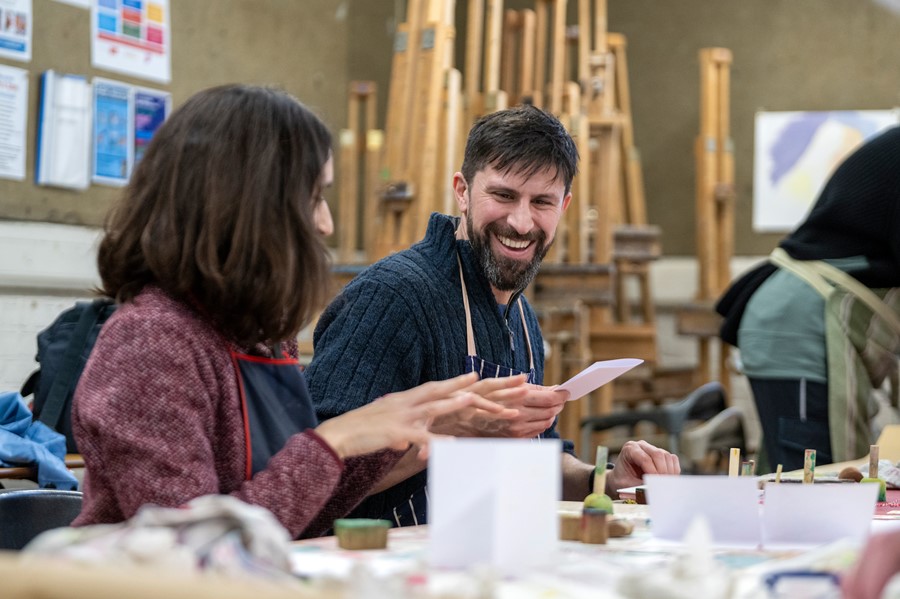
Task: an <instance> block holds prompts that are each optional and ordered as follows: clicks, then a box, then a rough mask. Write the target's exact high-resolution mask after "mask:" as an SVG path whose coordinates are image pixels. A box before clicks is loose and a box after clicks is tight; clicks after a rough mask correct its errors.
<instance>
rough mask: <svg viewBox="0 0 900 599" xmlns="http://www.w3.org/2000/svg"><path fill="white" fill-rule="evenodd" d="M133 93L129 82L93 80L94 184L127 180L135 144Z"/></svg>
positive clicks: (119, 183)
mask: <svg viewBox="0 0 900 599" xmlns="http://www.w3.org/2000/svg"><path fill="white" fill-rule="evenodd" d="M131 96H132V88H131V86H130V85H126V84H124V83H120V82H118V81H110V80H108V79H99V78H95V79H94V107H93V108H94V135H93V137H94V140H93V141H94V143H93V146H94V157H93V158H94V160H93V169H92V171H91V180H93V181H94V183H100V184H104V185H115V186H122V185H125V184H126V183H127V182H128V177H129V175H130V174H131V163H132V159H133V153H132V148H133V146H134V142H133V139H134V126H133V122H134V121H133V118H132V101H131Z"/></svg>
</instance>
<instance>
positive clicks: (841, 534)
mask: <svg viewBox="0 0 900 599" xmlns="http://www.w3.org/2000/svg"><path fill="white" fill-rule="evenodd" d="M765 491H766V496H765V499H764V501H763V504H764V505H763V512H762V538H763V543H764V544H765V546H766V547H767V548H769V547H773V546H780V545H781V546H783V545H790V546H799V545H810V544H815V545H818V544H822V543H830V542H832V541H837V540H838V539H852V540H854V541H861V540H863V539H864V538H865V537H866V535H868V534H869V528H870V526H871V523H872V514H874V513H875V500H876V499H877V498H878V485H877V484H845V485H838V484H819V485H815V484H813V485H801V484H784V483H782V484H780V485H776V484H767V485H766V489H765Z"/></svg>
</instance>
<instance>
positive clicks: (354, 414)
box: [316, 373, 522, 459]
mask: <svg viewBox="0 0 900 599" xmlns="http://www.w3.org/2000/svg"><path fill="white" fill-rule="evenodd" d="M521 384H522V383H521V382H519V381H514V380H513V381H507V382H506V383H505V386H506V387H507V388H509V387H515V386H516V385H521ZM503 386H504V385H503V383H496V384H495V385H490V386H488V388H487V389H486V388H485V386H484V385H479V384H478V377H477V375H475V374H471V373H470V374H464V375H462V376H458V377H455V378H452V379H447V380H445V381H435V382H430V383H425V384H423V385H419V386H418V387H414V388H412V389H409V390H407V391H400V392H397V393H389V394H387V395H385V396H384V397H380V398H378V399H376V400H375V401H373V402H372V403H370V404H367V405H365V406H363V407H361V408H357V409H356V410H351V411H349V412H346V413H344V414H341V415H340V416H336V417H335V418H331V419H330V420H326V421H325V422H323V423H322V424H320V425H319V426H318V427H317V428H316V432H317V433H318V434H319V436H320V437H322V438H323V439H324V440H325V441H326V442H327V443H328V444H329V445H331V447H332V448H334V450H335V451H336V452H337V454H338V455H339V456H340V457H342V458H347V457H351V456H355V455H361V454H364V453H371V452H373V451H378V450H380V449H385V448H389V449H396V450H400V451H403V450H406V449H409V447H410V446H412V445H417V446H418V447H419V457H420V458H422V459H424V458H425V457H426V456H427V451H428V441H429V440H430V439H431V438H433V437H434V436H435V435H434V434H433V433H431V432H429V428H430V427H431V424H432V422H433V421H434V419H435V418H437V417H440V416H444V415H447V414H452V413H453V412H457V411H459V410H463V409H467V408H474V409H476V410H483V411H485V412H488V413H492V414H496V415H498V416H503V415H506V416H507V417H513V416H515V415H516V413H517V412H516V410H510V409H507V408H505V407H504V406H502V405H500V404H498V403H495V402H493V401H489V400H488V399H485V398H484V397H483V396H482V395H481V394H479V393H478V391H481V392H483V393H485V394H492V393H493V392H496V391H499V390H500V388H499V387H503Z"/></svg>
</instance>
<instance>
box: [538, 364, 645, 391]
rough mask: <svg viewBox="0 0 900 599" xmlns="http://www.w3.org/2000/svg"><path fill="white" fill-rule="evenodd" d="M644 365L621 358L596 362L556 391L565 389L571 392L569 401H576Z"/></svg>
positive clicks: (558, 386) (557, 387)
mask: <svg viewBox="0 0 900 599" xmlns="http://www.w3.org/2000/svg"><path fill="white" fill-rule="evenodd" d="M643 363H644V361H643V360H641V359H640V358H619V359H618V360H602V361H600V362H594V363H593V364H591V365H590V366H588V367H587V368H585V369H584V370H582V371H581V372H579V373H578V374H576V375H575V376H573V377H572V378H570V379H569V380H567V381H566V382H565V383H563V384H562V385H557V386H556V387H554V389H565V390H566V391H568V392H569V400H568V401H574V400H576V399H580V398H582V397H584V396H585V395H587V394H588V393H590V392H591V391H593V390H595V389H599V388H600V387H602V386H603V385H605V384H606V383H608V382H610V381H611V380H613V379H614V378H616V377H618V376H619V375H622V374H625V373H626V372H628V371H629V370H631V369H632V368H634V367H635V366H638V365H640V364H643Z"/></svg>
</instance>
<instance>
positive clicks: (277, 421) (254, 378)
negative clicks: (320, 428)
mask: <svg viewBox="0 0 900 599" xmlns="http://www.w3.org/2000/svg"><path fill="white" fill-rule="evenodd" d="M274 353H275V357H274V358H264V357H261V356H251V355H247V354H242V353H238V352H235V351H232V352H231V361H232V363H233V364H234V368H235V372H236V374H237V379H238V390H239V391H240V397H241V411H242V412H243V419H244V441H245V443H246V447H247V465H246V475H245V476H246V479H247V480H250V479H251V478H252V477H253V475H254V474H256V473H257V472H259V471H261V470H263V469H264V468H265V467H266V465H267V464H268V463H269V459H271V458H272V456H274V455H275V454H276V453H278V452H279V451H281V449H282V448H283V447H284V445H285V443H287V440H288V439H289V438H290V437H291V436H292V435H295V434H297V433H300V432H303V431H304V430H306V429H308V428H314V427H315V426H317V425H318V419H317V418H316V413H315V410H313V406H312V402H311V401H310V400H309V391H308V390H307V388H306V379H305V378H304V377H303V373H302V372H301V371H300V364H299V362H298V361H297V360H294V359H291V358H285V357H283V356H282V355H281V349H280V346H279V345H278V344H275V349H274Z"/></svg>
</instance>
